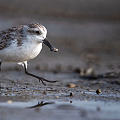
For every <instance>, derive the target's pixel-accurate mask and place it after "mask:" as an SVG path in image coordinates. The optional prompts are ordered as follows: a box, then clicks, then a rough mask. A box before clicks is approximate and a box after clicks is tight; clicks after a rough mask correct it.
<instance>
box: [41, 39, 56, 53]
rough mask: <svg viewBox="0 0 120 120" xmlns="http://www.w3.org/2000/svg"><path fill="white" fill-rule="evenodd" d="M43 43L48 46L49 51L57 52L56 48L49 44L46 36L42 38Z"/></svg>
mask: <svg viewBox="0 0 120 120" xmlns="http://www.w3.org/2000/svg"><path fill="white" fill-rule="evenodd" d="M43 43H44V44H45V45H46V46H48V47H49V48H50V51H53V52H58V49H57V48H54V47H53V46H52V45H51V44H50V42H49V41H48V40H47V38H45V39H44V40H43Z"/></svg>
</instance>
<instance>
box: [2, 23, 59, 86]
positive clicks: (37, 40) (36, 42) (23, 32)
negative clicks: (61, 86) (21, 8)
mask: <svg viewBox="0 0 120 120" xmlns="http://www.w3.org/2000/svg"><path fill="white" fill-rule="evenodd" d="M42 44H45V45H46V46H47V47H49V49H50V51H53V52H58V49H57V48H55V47H53V46H52V45H51V43H50V42H49V41H48V39H47V29H46V28H45V26H43V25H42V24H39V23H30V24H25V25H18V26H15V27H11V28H8V29H6V30H3V31H0V70H1V65H2V63H3V62H15V63H17V64H19V65H22V66H23V68H24V72H25V74H27V75H29V76H32V77H35V78H37V79H38V80H39V81H41V82H42V83H43V84H44V85H46V83H45V82H51V83H54V82H56V81H49V80H47V79H45V78H43V77H40V76H37V75H35V74H32V73H30V72H28V70H27V61H29V60H31V59H34V58H35V57H37V56H38V55H39V53H40V52H41V50H42Z"/></svg>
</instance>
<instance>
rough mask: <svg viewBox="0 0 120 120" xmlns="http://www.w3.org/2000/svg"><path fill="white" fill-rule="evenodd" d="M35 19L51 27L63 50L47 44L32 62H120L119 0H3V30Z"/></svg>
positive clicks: (0, 4) (71, 64) (51, 35)
mask: <svg viewBox="0 0 120 120" xmlns="http://www.w3.org/2000/svg"><path fill="white" fill-rule="evenodd" d="M34 22H38V23H41V24H43V25H44V26H45V27H46V28H47V29H48V36H47V37H48V39H49V40H50V41H51V43H52V44H53V45H54V46H55V47H56V48H59V52H58V53H51V52H50V51H49V49H48V48H47V47H44V50H43V51H42V52H41V54H40V55H39V57H37V58H36V59H35V60H33V61H32V65H34V64H37V65H39V64H40V65H41V66H42V65H43V66H44V68H45V66H49V68H51V67H53V66H54V65H58V64H59V65H61V66H62V67H63V68H65V67H66V66H67V67H68V68H71V67H77V66H80V67H81V66H82V67H85V66H95V67H96V66H97V69H99V67H98V64H99V66H100V65H101V66H102V67H103V68H104V67H105V66H110V65H113V64H114V65H116V66H118V65H119V56H120V47H119V46H120V1H119V0H0V30H3V29H6V28H8V27H11V26H16V25H19V24H28V23H34Z"/></svg>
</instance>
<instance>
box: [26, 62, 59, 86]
mask: <svg viewBox="0 0 120 120" xmlns="http://www.w3.org/2000/svg"><path fill="white" fill-rule="evenodd" d="M24 69H25V74H27V75H30V76H32V77H35V78H37V79H39V81H41V82H42V83H43V85H46V84H45V82H49V83H54V82H57V81H49V80H47V79H45V78H42V77H39V76H37V75H34V74H32V73H29V72H28V71H27V66H26V64H25V63H24Z"/></svg>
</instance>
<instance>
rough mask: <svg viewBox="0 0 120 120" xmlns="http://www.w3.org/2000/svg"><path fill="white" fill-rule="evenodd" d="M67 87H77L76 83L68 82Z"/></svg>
mask: <svg viewBox="0 0 120 120" xmlns="http://www.w3.org/2000/svg"><path fill="white" fill-rule="evenodd" d="M67 87H69V88H75V87H76V84H74V83H69V84H67Z"/></svg>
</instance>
